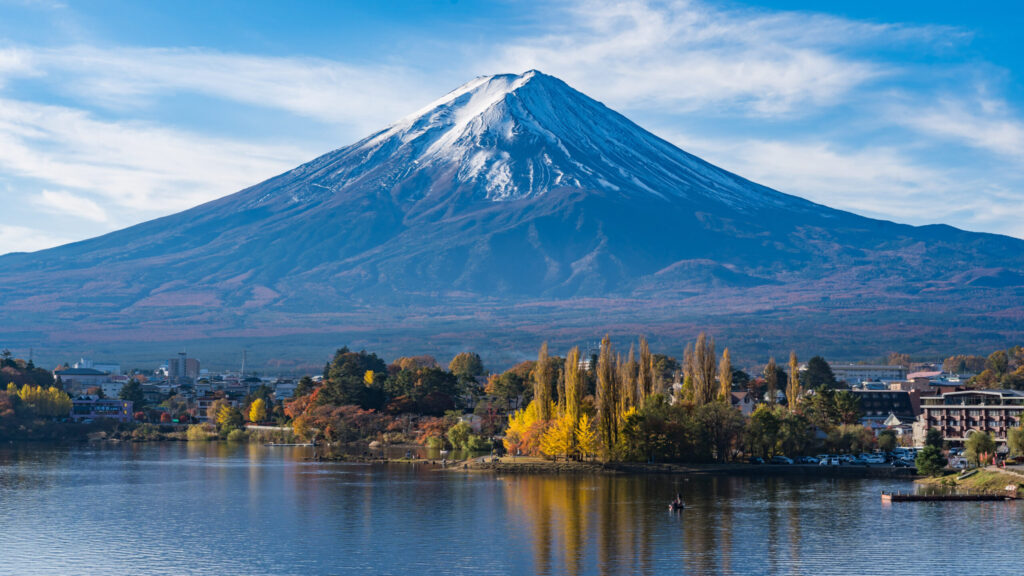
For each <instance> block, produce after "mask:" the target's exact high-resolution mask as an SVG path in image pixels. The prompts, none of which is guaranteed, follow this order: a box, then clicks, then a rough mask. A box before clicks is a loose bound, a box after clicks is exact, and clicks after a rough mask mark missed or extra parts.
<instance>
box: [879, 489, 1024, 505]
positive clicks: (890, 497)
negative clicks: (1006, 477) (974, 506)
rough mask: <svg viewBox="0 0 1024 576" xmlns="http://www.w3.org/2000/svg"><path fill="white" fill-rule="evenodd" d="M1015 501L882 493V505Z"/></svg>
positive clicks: (1000, 497)
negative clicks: (893, 503) (891, 503)
mask: <svg viewBox="0 0 1024 576" xmlns="http://www.w3.org/2000/svg"><path fill="white" fill-rule="evenodd" d="M1004 500H1016V498H1015V497H1013V496H1010V495H1008V494H903V493H902V492H896V493H892V492H882V503H888V502H1002V501H1004Z"/></svg>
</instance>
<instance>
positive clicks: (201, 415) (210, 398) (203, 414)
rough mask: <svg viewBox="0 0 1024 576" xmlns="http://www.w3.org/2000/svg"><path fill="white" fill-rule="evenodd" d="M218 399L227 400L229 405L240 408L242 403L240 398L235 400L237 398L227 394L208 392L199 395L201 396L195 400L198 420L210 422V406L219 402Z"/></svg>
mask: <svg viewBox="0 0 1024 576" xmlns="http://www.w3.org/2000/svg"><path fill="white" fill-rule="evenodd" d="M218 400H223V401H224V402H226V403H227V404H228V406H233V407H235V408H238V406H239V404H240V403H239V402H238V400H235V399H233V398H230V397H227V396H219V395H217V396H215V395H212V394H207V395H205V396H199V397H197V398H196V401H195V406H196V413H195V418H196V420H198V421H200V422H210V418H209V412H210V406H213V403H214V402H217V401H218Z"/></svg>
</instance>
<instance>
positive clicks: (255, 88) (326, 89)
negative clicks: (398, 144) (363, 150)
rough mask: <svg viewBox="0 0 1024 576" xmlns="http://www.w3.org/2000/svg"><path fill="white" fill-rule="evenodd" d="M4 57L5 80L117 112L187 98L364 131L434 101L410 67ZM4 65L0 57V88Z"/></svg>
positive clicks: (125, 56)
mask: <svg viewBox="0 0 1024 576" xmlns="http://www.w3.org/2000/svg"><path fill="white" fill-rule="evenodd" d="M7 57H8V58H9V59H10V60H11V65H10V66H9V68H8V69H7V70H6V75H8V76H11V75H24V74H35V75H43V74H45V75H50V76H51V77H53V78H55V79H56V80H57V81H58V82H59V84H60V86H59V88H58V89H59V90H60V91H62V92H63V93H66V94H68V95H69V96H72V97H74V98H76V99H79V100H80V101H83V102H90V103H93V104H98V105H101V106H105V107H107V108H110V109H117V110H120V111H124V109H125V108H127V109H128V110H132V109H138V108H139V107H142V106H145V105H147V104H148V103H150V102H151V101H152V100H154V99H156V98H159V97H165V96H168V95H173V94H176V93H193V94H199V95H204V96H209V97H214V98H218V99H222V100H227V101H230V102H237V103H242V104H246V105H250V106H257V107H265V108H272V109H277V110H283V111H286V112H288V113H291V114H295V115H298V116H302V117H306V118H311V119H314V120H318V121H321V122H326V123H331V124H341V125H349V126H353V127H354V128H355V129H357V130H360V131H368V130H372V129H376V128H380V127H381V125H382V124H385V123H387V122H390V121H392V120H395V119H397V118H399V117H401V116H403V115H404V114H406V113H408V112H409V111H410V110H411V109H413V108H415V106H416V105H418V102H421V101H427V100H429V99H431V98H432V97H435V96H436V94H435V93H433V92H436V88H434V90H433V91H432V90H431V89H430V88H428V86H430V84H431V82H430V80H429V78H427V77H424V75H423V74H421V73H418V72H416V71H415V70H412V69H408V68H404V67H400V66H394V65H381V64H372V65H361V66H360V65H352V64H347V63H344V62H338V61H334V60H325V59H321V58H301V57H293V58H289V57H271V56H259V55H252V54H237V53H225V52H220V51H216V50H208V49H197V48H189V49H185V48H138V47H115V48H100V47H96V46H86V45H78V46H70V47H63V48H35V49H28V48H21V49H19V50H10V51H9V54H8V56H7ZM3 63H4V53H2V52H0V82H2V78H3V75H4V73H5V68H4V66H3Z"/></svg>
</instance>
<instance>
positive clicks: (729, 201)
mask: <svg viewBox="0 0 1024 576" xmlns="http://www.w3.org/2000/svg"><path fill="white" fill-rule="evenodd" d="M1022 248H1024V241H1021V240H1017V239H1013V238H1008V237H1003V236H998V235H988V234H979V233H972V232H965V231H961V230H958V229H955V228H952V227H944V226H926V227H913V226H908V225H905V224H898V223H893V222H889V221H884V220H874V219H870V218H866V217H862V216H858V215H855V214H850V213H847V212H842V211H839V210H835V209H832V208H829V207H827V206H823V205H820V204H815V203H813V202H810V201H807V200H804V199H802V198H799V197H796V196H790V195H787V194H784V193H782V192H778V191H775V190H772V189H770V188H767V187H764V186H761V185H759V184H756V183H753V182H750V181H748V180H746V179H744V178H742V177H740V176H738V175H735V174H732V173H730V172H728V171H725V170H722V169H719V168H717V167H715V166H713V165H711V164H708V163H707V162H705V161H703V160H701V159H699V158H697V157H695V156H692V155H690V154H688V153H687V152H685V151H683V150H681V149H679V148H678V147H675V146H674V145H672V144H671V143H669V142H667V141H665V140H663V139H661V138H658V137H657V136H655V135H653V134H651V133H649V132H647V131H645V130H643V129H642V128H640V127H639V126H637V125H636V124H634V123H633V122H631V121H630V120H628V119H627V118H626V117H624V116H622V115H621V114H618V113H617V112H614V111H613V110H610V109H609V108H607V107H606V106H604V105H603V104H601V103H600V102H597V101H595V100H593V99H591V98H589V97H587V96H586V95H583V94H581V93H579V92H578V91H576V90H574V89H572V88H571V87H569V86H568V85H566V84H565V83H564V82H562V81H561V80H558V79H557V78H554V77H551V76H547V75H544V74H542V73H540V72H537V71H529V72H526V73H524V74H520V75H494V76H482V77H478V78H476V79H474V80H472V81H470V82H469V83H467V84H465V85H463V86H461V87H459V88H457V89H456V90H454V91H452V92H450V93H449V94H448V95H446V96H444V97H442V98H441V99H438V100H436V101H435V102H433V103H431V104H430V105H428V106H426V107H424V108H422V109H421V110H420V111H419V112H417V113H414V114H412V115H409V116H407V117H405V118H403V119H401V120H399V121H398V122H396V123H394V124H392V125H391V126H389V127H387V128H385V129H383V130H380V131H378V132H375V133H374V134H371V135H370V136H367V137H366V138H364V139H362V140H360V141H358V142H356V143H354V144H352V145H350V146H346V147H342V148H338V149H336V150H333V151H331V152H328V153H327V154H324V155H322V156H320V157H318V158H315V159H313V160H311V161H310V162H307V163H304V164H302V165H300V166H298V167H296V168H294V169H292V170H289V171H287V172H284V173H282V174H280V175H278V176H275V177H273V178H270V179H268V180H266V181H264V182H261V183H259V184H256V185H254V186H250V187H248V188H246V189H243V190H241V191H239V192H236V193H235V194H231V195H228V196H225V197H222V198H219V199H216V200H213V201H211V202H208V203H205V204H202V205H200V206H197V207H194V208H191V209H189V210H186V211H183V212H180V213H177V214H173V215H169V216H165V217H163V218H159V219H156V220H152V221H149V222H144V223H142V224H138V225H136V226H132V227H129V228H126V229H123V230H119V231H117V232H113V233H110V234H107V235H104V236H101V237H98V238H94V239H91V240H86V241H82V242H77V243H73V244H69V245H65V246H62V247H57V248H53V249H50V250H45V251H41V252H37V253H31V254H11V255H5V256H0V282H3V283H4V285H5V286H6V287H7V288H5V289H4V290H3V291H0V305H2V307H0V322H3V323H5V324H6V325H8V326H12V327H15V328H17V329H18V331H19V332H21V331H28V332H32V333H36V332H37V331H38V335H37V336H34V337H29V338H27V340H30V341H31V343H32V344H35V345H45V344H46V342H47V339H52V338H53V337H54V335H55V334H58V333H64V332H66V331H67V330H68V328H69V327H70V328H71V329H72V331H77V332H78V333H80V334H83V335H89V334H94V335H95V336H83V337H85V338H94V339H93V340H92V341H94V342H98V343H102V342H111V341H116V340H118V338H119V337H118V336H117V334H118V330H122V331H125V330H129V328H130V330H136V331H137V330H140V329H142V328H149V329H150V330H151V333H152V336H151V338H153V339H155V341H162V342H171V341H173V339H174V338H176V337H180V335H181V333H182V332H181V327H182V326H187V327H189V328H188V330H190V331H191V332H190V333H194V337H195V338H197V339H198V341H203V339H206V340H214V339H218V338H235V337H237V334H239V333H242V334H249V335H251V336H253V337H259V336H260V335H264V336H266V335H273V334H293V333H294V334H299V333H306V334H307V335H316V334H332V333H333V334H337V333H344V334H349V333H351V334H353V336H352V337H353V338H355V340H356V341H372V340H374V339H376V340H378V341H386V340H388V337H387V336H386V334H385V333H383V332H381V331H380V330H378V329H377V328H375V327H374V326H376V325H383V324H388V325H389V326H390V325H392V321H393V320H394V319H395V318H400V317H411V318H416V321H415V323H414V325H412V326H411V327H410V328H409V329H408V330H411V331H412V332H416V333H418V334H421V335H430V334H431V333H437V332H440V331H443V330H445V328H444V323H443V322H438V321H436V320H435V319H434V317H435V316H438V311H439V310H440V311H441V312H444V311H447V312H449V313H450V315H451V316H453V317H457V318H460V319H461V320H460V322H461V324H460V326H462V328H460V329H461V330H465V331H466V332H467V333H476V332H478V330H479V329H480V327H481V326H488V325H491V326H493V327H494V329H495V330H512V331H515V330H522V334H521V336H522V337H523V338H525V337H526V336H527V335H529V334H533V333H534V332H535V331H536V330H537V327H538V326H540V325H543V322H542V321H541V320H539V319H537V318H536V317H534V316H530V317H528V318H527V317H524V316H523V314H524V312H523V311H524V310H527V309H532V307H535V306H541V309H548V310H550V309H552V308H558V309H559V312H558V313H557V314H552V316H551V321H552V322H556V323H561V325H562V326H565V330H568V331H569V332H572V333H575V334H590V335H593V334H594V333H596V332H603V331H606V330H610V331H616V330H618V329H626V327H631V328H630V329H634V328H636V332H642V331H646V332H649V333H651V335H652V337H656V336H657V335H658V331H659V330H660V328H659V326H669V325H673V326H674V325H677V324H678V322H679V321H680V320H681V319H686V322H688V323H692V324H693V325H700V324H701V323H704V324H706V325H707V326H708V327H709V328H713V327H714V326H715V325H716V323H717V324H720V325H724V324H729V323H730V322H731V320H730V318H729V317H730V315H745V314H755V315H761V316H764V317H766V318H767V317H770V320H771V321H772V322H776V321H778V319H780V318H781V319H783V320H786V319H788V320H786V321H788V322H790V323H791V324H792V325H793V328H792V330H791V332H793V331H799V330H806V325H807V323H808V322H810V321H811V319H812V318H814V317H816V316H817V317H828V318H831V319H830V321H831V322H838V323H846V324H851V325H857V326H860V327H861V328H863V329H864V330H865V331H867V330H869V328H870V326H869V325H867V324H865V322H869V321H874V320H870V318H871V317H874V315H876V313H881V314H882V316H885V315H886V314H890V315H893V316H894V317H901V318H905V319H906V321H907V322H911V321H913V322H918V323H925V324H928V325H929V326H930V328H929V331H930V332H929V333H932V334H934V335H935V338H936V339H938V340H937V344H939V345H940V344H941V343H942V341H943V340H941V339H946V340H945V341H956V340H960V339H962V338H964V337H967V336H968V335H969V334H976V335H979V334H980V335H982V336H978V338H979V345H980V346H989V347H991V344H992V343H993V342H994V341H996V340H1000V339H1010V338H1015V337H1019V335H1021V330H1020V328H1018V327H1017V326H1015V325H1014V324H1013V322H1011V321H1006V320H1005V318H1007V317H1009V318H1013V317H1015V315H1018V314H1019V311H1020V310H1021V304H1019V302H1020V299H1019V297H1020V296H1021V295H1022V293H1024V287H1022V285H1024V250H1022ZM954 278H961V280H959V281H958V280H955V279H954ZM908 294H910V295H913V296H912V297H908V296H907V295H908ZM591 299H599V300H602V301H605V302H606V303H607V305H608V307H609V309H612V310H620V312H616V313H613V314H609V315H607V317H604V318H596V317H594V315H593V313H592V312H591V311H588V312H585V313H574V312H573V309H574V308H579V307H580V306H579V303H580V302H581V301H590V300H591ZM474 301H475V302H477V303H474ZM631 301H639V302H642V303H646V307H647V308H648V310H647V311H644V310H639V311H635V312H632V313H630V312H629V311H628V308H620V304H622V303H623V302H631ZM907 306H913V307H915V308H917V309H918V310H916V311H915V310H910V311H906V310H904V308H906V307H907ZM640 307H641V308H643V307H644V305H641V306H640ZM957 307H959V308H962V309H963V310H964V312H965V315H964V316H963V317H962V318H960V319H955V318H952V317H948V316H949V312H950V310H952V309H953V308H957ZM427 310H429V311H431V312H430V313H426V312H424V311H427ZM652 310H658V311H659V315H658V316H652V314H651V312H650V311H652ZM857 310H861V311H867V313H866V314H863V315H861V316H858V313H857V312H856V311H857ZM929 310H930V311H931V312H929ZM936 311H938V312H939V313H941V314H938V315H936ZM929 313H930V314H932V316H931V317H929V316H927V314H929ZM531 314H532V313H531ZM921 314H925V316H924V317H922V316H921ZM1000 314H1001V316H1000ZM406 315H408V316H406ZM442 315H443V314H442ZM939 316H942V318H939ZM328 317H330V318H331V320H328V319H327V318H328ZM339 319H344V320H343V321H345V322H352V323H353V324H354V325H358V326H362V327H363V328H361V329H360V330H362V332H360V330H351V331H350V330H349V328H348V327H343V328H344V329H341V328H339V327H338V326H334V325H332V322H334V323H336V322H338V321H341V320H339ZM375 320H376V323H375ZM599 320H604V321H606V322H607V325H602V324H601V322H600V321H599ZM638 322H640V323H642V324H643V325H644V326H647V327H649V330H640V329H639V328H643V326H636V324H637V323H638ZM751 322H752V323H751V324H750V325H751V326H757V325H758V324H757V322H758V321H757V319H756V318H754V319H753V320H752V321H751ZM958 323H959V325H961V326H962V327H964V328H965V329H966V330H965V332H964V335H963V336H956V337H953V338H951V337H950V331H951V326H954V325H957V324H958ZM304 326H305V328H304ZM526 326H532V327H531V328H528V329H527V328H525V327H526ZM799 326H804V328H799ZM172 327H173V329H172ZM37 329H38V330H37ZM389 329H390V330H401V329H402V328H401V327H398V328H395V327H394V326H392V328H389ZM487 329H488V330H489V329H490V328H487ZM304 330H305V332H303V331H304ZM673 330H675V328H672V329H669V328H665V329H664V330H663V332H664V333H665V334H668V333H670V332H672V331H673ZM733 330H734V329H733ZM775 330H776V328H772V329H771V331H775ZM485 331H486V330H485ZM769 332H770V331H769ZM926 332H927V331H926ZM125 333H128V332H125ZM224 334H228V335H229V336H223V335H224ZM231 334H234V335H236V336H230V335H231ZM165 335H166V337H165ZM722 336H729V334H724V333H723V334H722ZM313 337H314V336H310V338H313ZM566 337H568V335H567V336H566ZM744 337H746V336H744ZM786 337H787V334H786V333H785V331H783V333H780V334H779V339H780V340H784V339H785V338H786ZM473 338H477V340H479V339H480V337H479V336H474V337H473ZM802 338H806V336H802ZM748 339H749V338H748ZM465 344H466V345H469V344H472V338H469V337H467V340H466V342H465ZM784 345H785V344H783V346H784ZM531 346H532V343H531ZM872 346H873V344H872V343H871V342H870V341H867V340H865V337H864V336H856V337H851V341H850V345H849V347H850V348H851V349H858V348H860V349H865V350H867V349H871V348H872ZM931 346H932V347H936V344H933V345H931ZM757 348H758V347H757V346H752V347H751V352H753V350H755V349H757Z"/></svg>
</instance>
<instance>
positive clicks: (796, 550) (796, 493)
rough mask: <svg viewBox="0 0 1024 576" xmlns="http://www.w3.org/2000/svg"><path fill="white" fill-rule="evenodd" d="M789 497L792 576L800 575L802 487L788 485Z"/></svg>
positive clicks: (787, 509) (790, 568)
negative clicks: (800, 504)
mask: <svg viewBox="0 0 1024 576" xmlns="http://www.w3.org/2000/svg"><path fill="white" fill-rule="evenodd" d="M787 487H788V490H787V492H788V495H787V497H786V501H787V502H788V503H789V504H788V505H787V506H786V512H787V517H788V519H789V529H788V530H787V532H788V534H789V568H788V569H789V570H790V571H791V573H792V574H800V536H801V535H800V506H799V503H800V500H801V494H800V485H799V484H798V483H795V482H792V483H788V484H787Z"/></svg>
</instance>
